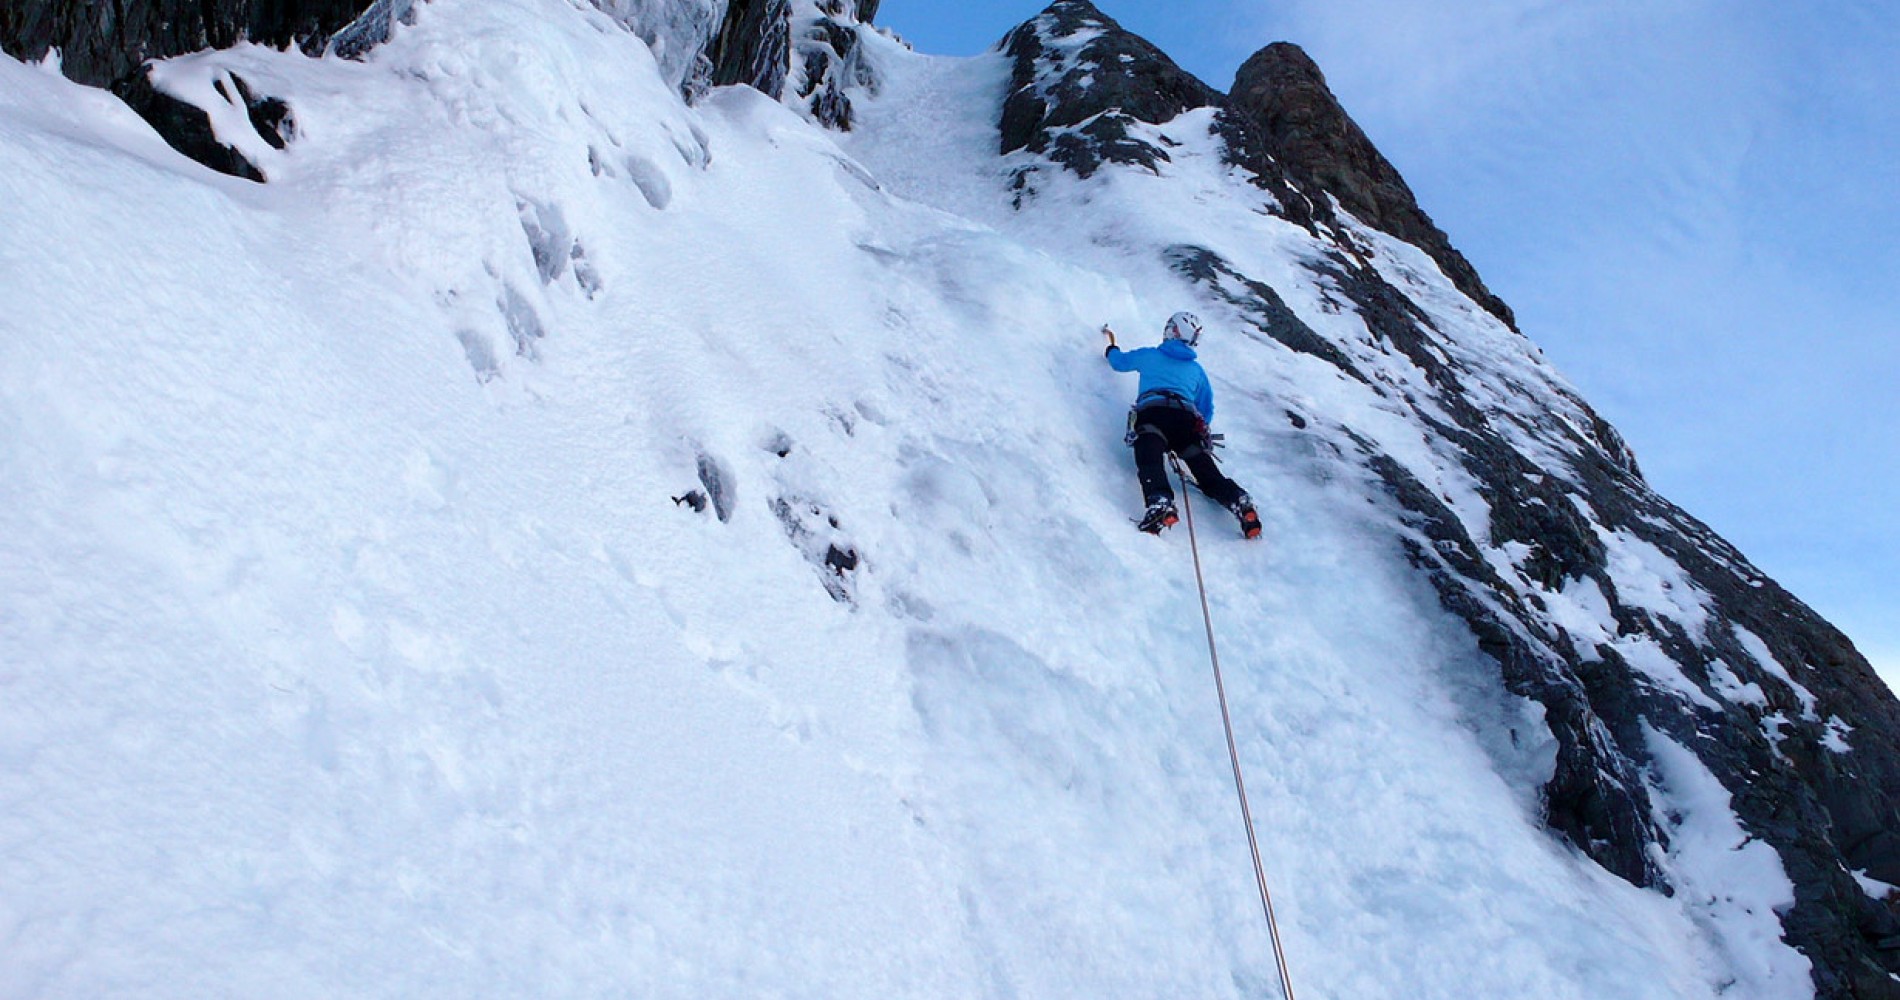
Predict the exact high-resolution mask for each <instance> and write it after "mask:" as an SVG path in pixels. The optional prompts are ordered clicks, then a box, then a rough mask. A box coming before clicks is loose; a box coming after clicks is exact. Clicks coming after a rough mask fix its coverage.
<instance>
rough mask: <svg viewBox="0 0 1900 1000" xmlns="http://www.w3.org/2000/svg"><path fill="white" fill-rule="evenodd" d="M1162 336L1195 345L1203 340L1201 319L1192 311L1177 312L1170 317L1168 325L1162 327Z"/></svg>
mask: <svg viewBox="0 0 1900 1000" xmlns="http://www.w3.org/2000/svg"><path fill="white" fill-rule="evenodd" d="M1161 337H1162V339H1164V340H1178V341H1180V342H1181V343H1183V344H1186V345H1188V346H1189V347H1193V346H1194V345H1196V344H1198V343H1200V342H1201V321H1200V320H1199V319H1198V318H1196V317H1195V315H1194V314H1193V313H1191V312H1178V313H1175V314H1174V315H1172V316H1169V317H1168V325H1167V326H1164V327H1162V328H1161Z"/></svg>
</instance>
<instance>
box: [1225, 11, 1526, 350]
mask: <svg viewBox="0 0 1900 1000" xmlns="http://www.w3.org/2000/svg"><path fill="white" fill-rule="evenodd" d="M1228 106H1229V107H1230V108H1232V109H1233V110H1234V111H1235V112H1237V113H1238V114H1240V115H1242V116H1244V117H1246V118H1247V119H1249V120H1250V121H1252V122H1253V123H1254V124H1256V125H1257V126H1259V130H1260V131H1259V134H1260V138H1261V139H1262V140H1264V142H1265V146H1266V152H1268V153H1269V154H1270V155H1271V156H1272V157H1273V158H1274V159H1276V160H1278V161H1279V163H1280V164H1281V165H1282V166H1283V167H1284V168H1285V169H1286V170H1288V171H1290V172H1291V173H1292V174H1294V176H1295V177H1297V178H1298V179H1300V180H1302V181H1305V182H1307V185H1308V186H1310V187H1311V188H1313V189H1317V190H1319V191H1323V192H1325V193H1327V194H1330V195H1332V196H1333V197H1335V198H1337V199H1339V204H1340V205H1341V206H1342V207H1344V208H1345V209H1346V211H1348V212H1351V213H1352V214H1353V216H1354V217H1355V218H1357V219H1359V220H1360V221H1361V222H1364V223H1366V224H1367V225H1369V226H1372V227H1373V228H1375V229H1379V230H1381V231H1383V232H1387V233H1390V234H1392V235H1393V236H1396V237H1398V238H1399V239H1402V240H1404V241H1405V242H1407V243H1410V244H1412V245H1413V246H1416V247H1418V248H1419V249H1421V250H1424V251H1425V252H1426V253H1427V254H1430V255H1431V258H1432V260H1434V261H1436V262H1437V263H1438V266H1439V267H1440V268H1442V269H1444V272H1445V274H1446V276H1447V277H1449V278H1451V281H1452V284H1454V285H1456V286H1457V288H1458V290H1459V291H1461V292H1464V293H1465V294H1466V295H1468V296H1470V298H1471V300H1472V301H1473V302H1476V303H1478V304H1479V305H1481V306H1483V307H1484V308H1485V309H1487V310H1489V311H1490V312H1491V313H1492V314H1493V315H1495V316H1497V317H1498V318H1499V319H1501V320H1503V321H1504V322H1505V323H1506V324H1507V325H1509V326H1511V327H1513V328H1515V327H1516V322H1517V321H1516V319H1515V318H1514V317H1513V316H1512V315H1511V309H1510V307H1509V306H1507V305H1505V304H1504V302H1503V300H1501V299H1499V298H1498V297H1497V296H1495V295H1493V294H1491V292H1490V290H1489V289H1487V288H1485V287H1484V282H1483V281H1482V280H1480V279H1479V278H1478V272H1477V270H1476V269H1474V268H1473V267H1472V266H1471V263H1470V262H1469V261H1467V260H1465V257H1464V255H1463V254H1461V253H1459V252H1458V251H1457V249H1455V248H1454V247H1453V246H1452V245H1451V241H1450V240H1449V239H1447V238H1446V237H1445V234H1444V232H1443V231H1442V230H1440V229H1439V228H1438V227H1437V226H1436V225H1434V224H1433V223H1432V220H1431V217H1430V216H1427V215H1426V214H1425V212H1424V210H1423V209H1421V208H1419V207H1418V200H1417V199H1416V198H1414V197H1413V196H1412V189H1411V188H1409V187H1407V186H1406V184H1405V179H1404V178H1403V177H1400V176H1399V172H1398V170H1396V169H1394V168H1393V166H1392V164H1391V163H1390V162H1389V161H1387V160H1386V158H1385V157H1384V156H1383V155H1381V154H1380V152H1379V150H1378V149H1377V148H1375V147H1374V146H1373V145H1372V140H1370V139H1368V138H1366V134H1365V132H1364V131H1363V130H1362V129H1360V127H1359V125H1358V123H1356V122H1354V121H1353V120H1352V117H1351V116H1350V115H1348V114H1346V110H1345V108H1343V107H1341V106H1340V104H1339V100H1338V99H1337V98H1335V97H1334V96H1333V92H1332V90H1331V89H1329V88H1328V87H1327V86H1326V78H1325V77H1324V76H1323V75H1321V73H1320V71H1319V66H1318V65H1316V64H1315V63H1314V62H1313V60H1312V59H1311V58H1310V57H1309V56H1307V54H1306V53H1305V52H1304V51H1302V50H1301V49H1300V47H1299V46H1297V45H1294V44H1292V43H1290V42H1276V43H1274V44H1272V45H1269V46H1267V47H1266V48H1264V49H1261V50H1260V51H1259V52H1256V53H1254V55H1253V57H1252V58H1250V59H1248V60H1247V61H1246V62H1245V63H1244V64H1242V65H1241V67H1240V72H1239V73H1237V74H1235V76H1234V89H1233V93H1232V94H1231V95H1230V99H1229V104H1228Z"/></svg>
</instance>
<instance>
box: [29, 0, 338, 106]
mask: <svg viewBox="0 0 1900 1000" xmlns="http://www.w3.org/2000/svg"><path fill="white" fill-rule="evenodd" d="M369 6H370V3H369V0H133V2H123V0H121V2H114V3H90V2H85V0H10V2H8V3H7V4H5V5H0V48H3V49H5V51H6V52H7V54H8V55H11V56H13V57H14V58H16V59H22V60H37V59H41V58H44V57H45V56H46V54H47V52H48V51H50V50H52V49H55V48H57V49H59V50H60V67H61V69H62V70H63V71H64V72H65V74H66V76H67V77H68V78H69V79H71V80H74V81H76V82H78V83H84V84H89V85H91V86H95V87H111V86H113V85H115V84H118V83H120V82H121V81H124V80H126V79H128V78H129V77H131V76H132V75H133V74H134V73H135V72H136V71H137V70H138V69H139V67H141V66H143V65H144V64H145V62H146V60H149V59H165V58H168V57H171V56H178V55H184V54H185V53H187V52H197V51H200V50H202V49H221V48H229V47H230V46H232V45H236V44H237V43H238V42H241V41H246V40H248V41H253V42H257V43H259V44H263V45H274V46H279V47H282V46H286V45H297V46H299V47H300V48H302V49H303V50H304V51H305V52H309V53H312V54H314V53H317V52H321V51H322V50H323V48H324V46H325V45H327V44H328V43H329V40H330V38H331V36H332V35H334V34H335V33H336V32H338V31H340V30H341V29H343V28H344V27H345V26H347V25H349V24H350V23H351V22H352V21H355V20H356V19H357V17H359V16H360V15H361V14H362V13H363V12H364V10H365V9H367V8H368V7H369Z"/></svg>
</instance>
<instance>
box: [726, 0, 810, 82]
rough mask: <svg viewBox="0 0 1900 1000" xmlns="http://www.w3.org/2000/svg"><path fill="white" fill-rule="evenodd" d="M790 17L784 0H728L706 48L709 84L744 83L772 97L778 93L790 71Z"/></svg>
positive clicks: (789, 5) (788, 6)
mask: <svg viewBox="0 0 1900 1000" xmlns="http://www.w3.org/2000/svg"><path fill="white" fill-rule="evenodd" d="M791 18H792V8H791V4H790V3H788V2H787V0H732V4H731V6H730V7H728V8H727V9H726V19H725V21H724V23H722V24H721V25H720V28H719V34H718V35H716V36H715V37H714V38H713V41H712V44H711V45H710V46H708V48H707V50H706V58H707V59H708V60H709V61H710V62H711V64H712V71H711V78H712V83H713V85H714V86H719V87H727V86H732V85H734V84H744V85H746V86H748V87H751V88H753V89H754V90H757V91H759V92H760V93H763V94H765V95H767V96H769V97H772V98H778V97H780V96H782V95H783V94H784V93H785V77H786V74H788V73H789V72H791V53H792V22H791Z"/></svg>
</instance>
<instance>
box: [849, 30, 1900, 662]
mask: <svg viewBox="0 0 1900 1000" xmlns="http://www.w3.org/2000/svg"><path fill="white" fill-rule="evenodd" d="M1097 5H1098V6H1100V7H1101V8H1102V9H1103V11H1105V12H1106V13H1108V14H1109V15H1110V16H1112V17H1114V18H1115V19H1116V20H1118V21H1120V22H1121V23H1122V24H1123V26H1125V27H1127V28H1128V29H1130V30H1132V31H1134V32H1136V33H1138V34H1141V35H1143V36H1144V37H1146V38H1148V39H1149V40H1150V41H1153V42H1154V43H1155V44H1157V45H1159V46H1160V47H1161V48H1162V49H1163V50H1164V51H1166V52H1168V54H1169V55H1171V56H1172V57H1173V58H1174V59H1175V60H1176V61H1177V62H1179V63H1181V64H1182V65H1183V66H1184V67H1186V68H1187V69H1188V70H1190V71H1192V72H1194V73H1195V74H1196V75H1198V76H1200V77H1201V78H1202V79H1203V80H1205V81H1206V82H1208V83H1209V84H1211V85H1212V86H1214V87H1216V88H1218V89H1220V90H1227V89H1229V88H1230V86H1231V84H1232V82H1233V74H1234V70H1235V69H1237V68H1238V67H1239V65H1240V63H1241V61H1242V60H1244V59H1245V58H1246V57H1247V56H1248V55H1249V54H1251V53H1252V52H1253V51H1255V50H1256V49H1258V48H1260V47H1261V46H1263V45H1265V44H1267V43H1268V42H1272V41H1279V40H1287V41H1293V42H1297V43H1299V44H1300V45H1301V46H1303V47H1304V48H1306V50H1307V51H1308V52H1309V53H1311V54H1312V56H1313V58H1314V59H1315V60H1316V61H1318V63H1319V65H1320V68H1321V69H1322V70H1323V71H1324V72H1325V73H1326V76H1327V81H1328V82H1329V83H1330V84H1331V85H1332V88H1333V90H1334V91H1335V92H1336V93H1337V94H1338V95H1339V97H1340V99H1341V101H1342V102H1343V103H1344V104H1345V106H1346V110H1347V111H1348V112H1349V113H1350V114H1352V115H1353V117H1354V118H1355V119H1356V120H1357V121H1358V122H1359V123H1360V125H1361V126H1363V127H1364V128H1365V130H1366V131H1367V133H1368V134H1370V135H1371V136H1372V139H1373V141H1374V142H1375V143H1377V144H1378V146H1379V148H1380V150H1381V151H1383V152H1384V153H1385V154H1386V156H1387V157H1388V158H1389V159H1391V160H1392V161H1393V163H1394V164H1395V165H1396V166H1397V167H1398V168H1399V171H1400V172H1401V173H1402V174H1404V176H1405V178H1406V180H1407V181H1408V182H1409V183H1410V184H1411V186H1412V189H1413V190H1414V191H1415V192H1416V193H1417V194H1418V197H1419V201H1420V203H1421V204H1422V205H1423V206H1424V208H1425V211H1426V212H1427V213H1429V214H1430V215H1431V216H1432V217H1433V219H1434V220H1435V221H1437V222H1438V224H1439V226H1440V227H1441V228H1443V229H1444V230H1445V231H1446V232H1447V233H1449V234H1450V236H1451V239H1452V242H1453V244H1454V245H1456V246H1457V247H1458V248H1459V249H1460V250H1462V251H1464V253H1465V255H1466V256H1467V257H1469V258H1470V259H1471V261H1472V263H1473V264H1475V265H1476V266H1477V268H1478V270H1479V273H1481V274H1482V275H1483V276H1484V279H1485V281H1486V283H1487V284H1489V285H1490V287H1491V289H1492V291H1494V292H1497V293H1498V294H1499V295H1501V296H1502V297H1503V298H1504V300H1505V301H1506V302H1509V303H1510V304H1511V306H1512V307H1513V308H1514V309H1516V310H1517V314H1518V318H1519V325H1520V326H1521V327H1522V328H1523V330H1524V332H1525V333H1526V334H1527V335H1528V336H1529V337H1530V338H1531V339H1533V340H1535V341H1536V342H1537V343H1538V344H1540V345H1542V346H1543V347H1544V349H1545V351H1546V353H1547V354H1548V355H1549V357H1550V358H1551V360H1552V361H1554V362H1555V363H1556V364H1557V366H1558V367H1559V369H1560V370H1562V371H1563V372H1564V373H1565V374H1566V375H1567V376H1569V377H1570V379H1571V380H1572V381H1573V382H1575V383H1577V385H1578V386H1579V388H1580V389H1582V391H1583V393H1584V395H1585V397H1586V398H1587V399H1589V400H1590V402H1591V404H1592V405H1594V406H1595V407H1596V408H1597V409H1598V410H1599V411H1600V412H1602V413H1603V415H1604V416H1605V417H1607V418H1609V420H1610V421H1611V422H1612V423H1614V424H1616V425H1617V427H1618V428H1619V429H1620V430H1622V431H1623V433H1624V436H1625V437H1626V438H1628V439H1629V441H1630V444H1631V446H1632V447H1634V448H1635V450H1636V453H1637V458H1638V460H1639V461H1641V462H1642V464H1643V468H1644V472H1645V473H1646V474H1647V475H1648V477H1649V479H1650V482H1651V483H1652V484H1653V485H1655V486H1656V488H1657V489H1658V490H1659V491H1660V492H1662V493H1663V494H1664V495H1665V496H1668V497H1669V498H1670V499H1672V500H1674V501H1675V502H1676V503H1678V504H1679V505H1681V506H1682V507H1683V508H1685V509H1686V510H1688V511H1689V512H1690V513H1691V514H1694V515H1695V516H1696V517H1698V518H1700V519H1702V520H1703V521H1705V522H1707V523H1708V524H1709V525H1710V526H1711V527H1713V528H1715V529H1716V531H1718V532H1720V533H1721V534H1722V535H1723V536H1725V537H1727V538H1728V539H1729V540H1730V541H1732V542H1734V543H1735V544H1736V545H1738V546H1739V547H1740V548H1741V549H1742V550H1743V551H1744V552H1745V553H1747V554H1748V556H1749V557H1750V558H1751V559H1752V560H1753V561H1754V562H1755V563H1756V564H1757V565H1759V566H1761V567H1762V569H1764V570H1766V571H1767V572H1768V573H1769V575H1771V576H1773V577H1775V579H1777V580H1779V581H1780V582H1781V583H1782V584H1783V585H1784V586H1786V587H1788V589H1790V590H1792V591H1793V592H1794V593H1795V594H1797V595H1798V596H1800V597H1801V598H1802V599H1803V600H1805V601H1807V602H1808V603H1809V604H1810V605H1812V606H1813V607H1814V608H1815V609H1816V610H1818V611H1820V612H1821V613H1822V614H1823V615H1824V616H1826V617H1827V618H1828V619H1829V620H1830V621H1832V622H1834V623H1835V624H1836V625H1838V626H1840V627H1841V629H1842V630H1843V631H1845V632H1846V633H1847V634H1848V636H1849V637H1851V638H1852V639H1853V640H1854V641H1855V644H1856V645H1858V646H1859V647H1860V649H1861V651H1862V652H1863V653H1866V654H1867V656H1868V657H1869V658H1870V659H1871V660H1873V661H1874V664H1875V666H1876V667H1878V668H1880V669H1881V670H1882V672H1883V673H1884V674H1885V675H1886V677H1887V679H1888V683H1889V684H1893V685H1895V686H1897V687H1900V513H1897V512H1900V444H1897V443H1896V442H1900V404H1896V401H1895V400H1896V395H1900V387H1896V382H1900V250H1897V249H1896V246H1900V57H1897V56H1896V55H1895V54H1896V53H1900V4H1896V3H1894V2H1893V0H1815V2H1813V3H1804V4H1786V3H1780V2H1769V0H1562V2H1555V0H1457V2H1447V3H1434V4H1421V3H1417V2H1416V0H1097ZM1042 7H1043V3H1041V2H1037V0H964V2H962V3H956V4H945V3H942V2H941V0H885V2H884V4H883V6H882V7H881V8H880V11H879V14H878V21H879V22H880V23H881V24H884V25H886V26H888V27H890V28H892V29H894V30H895V31H897V32H898V34H900V35H902V36H904V37H905V38H906V39H907V40H909V41H910V42H911V43H912V44H914V45H915V46H916V47H917V48H918V49H919V50H920V51H923V52H929V53H933V54H942V55H967V54H973V53H976V52H979V51H982V50H984V49H986V48H988V47H989V46H991V45H992V44H994V43H995V42H996V41H997V39H999V38H1001V37H1002V36H1003V35H1004V34H1005V33H1006V32H1007V31H1008V30H1009V29H1010V28H1011V27H1013V26H1014V25H1016V24H1017V23H1020V22H1021V21H1023V20H1026V19H1028V18H1029V17H1032V16H1034V15H1035V14H1036V12H1037V11H1039V10H1040V9H1041V8H1042Z"/></svg>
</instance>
